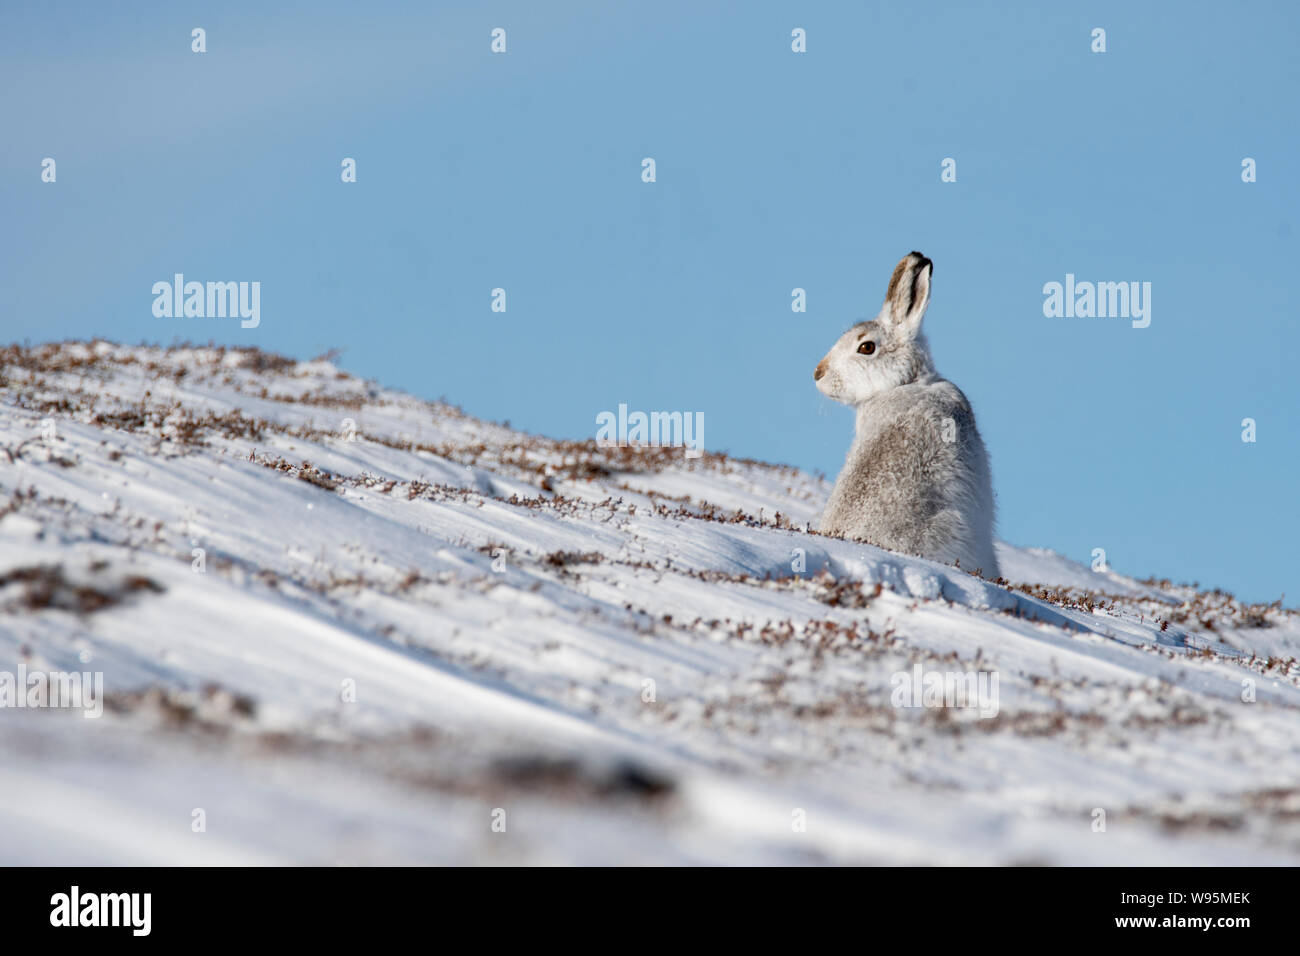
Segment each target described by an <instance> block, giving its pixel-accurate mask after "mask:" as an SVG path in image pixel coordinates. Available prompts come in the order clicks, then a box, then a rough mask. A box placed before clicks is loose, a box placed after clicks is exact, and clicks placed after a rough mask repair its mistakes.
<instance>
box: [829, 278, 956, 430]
mask: <svg viewBox="0 0 1300 956" xmlns="http://www.w3.org/2000/svg"><path fill="white" fill-rule="evenodd" d="M933 271H934V263H932V262H931V261H930V260H929V259H927V258H926V257H925V256H923V255H921V254H920V253H919V252H911V253H908V254H907V255H906V256H904V257H903V260H902V261H901V262H900V263H899V264H898V266H897V268H895V269H894V274H893V276H891V277H890V280H889V290H888V291H887V292H886V293H885V304H884V305H883V306H882V307H881V309H880V314H879V315H877V316H876V317H875V318H874V319H871V320H870V321H867V322H859V323H858V324H857V325H855V326H853V328H851V329H849V330H848V331H847V332H845V333H844V334H843V335H842V336H840V340H839V341H838V342H836V343H835V344H834V345H833V346H831V350H830V351H829V352H827V353H826V357H825V358H824V359H822V360H821V361H820V362H818V363H817V370H816V371H815V372H813V379H814V380H816V382H817V389H818V391H820V392H821V393H822V394H823V395H825V396H826V397H827V398H833V399H835V401H837V402H843V403H844V404H845V405H859V404H861V403H862V402H865V401H866V400H867V399H868V398H870V397H871V396H872V395H876V394H879V393H880V392H883V391H886V390H887V389H891V388H897V387H898V386H899V385H906V384H908V383H909V382H916V381H919V380H921V379H922V378H923V377H925V376H927V375H932V374H933V373H934V366H933V365H932V364H931V362H930V351H929V349H928V348H926V344H925V337H924V336H923V335H921V319H922V318H923V317H924V316H925V309H926V306H928V305H929V304H930V274H931V273H932V272H933Z"/></svg>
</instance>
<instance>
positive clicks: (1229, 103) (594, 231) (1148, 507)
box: [0, 0, 1300, 605]
mask: <svg viewBox="0 0 1300 956" xmlns="http://www.w3.org/2000/svg"><path fill="white" fill-rule="evenodd" d="M265 6H268V5H264V4H259V3H221V4H198V3H195V4H186V3H166V4H163V3H158V4H148V3H140V4H131V5H129V6H128V5H125V4H98V3H93V4H92V3H84V4H82V3H58V2H45V3H26V4H25V3H16V2H7V3H6V4H5V5H4V6H3V8H0V89H3V90H5V94H4V96H3V97H0V124H2V127H0V128H3V130H4V136H3V137H2V138H0V212H2V214H3V223H4V228H3V229H0V321H2V322H3V335H2V336H0V338H3V339H4V340H5V341H23V340H30V341H32V342H40V341H46V340H51V339H64V338H85V337H94V336H101V337H104V338H109V339H113V340H118V341H125V342H138V341H149V342H162V343H167V342H171V341H174V340H178V339H180V340H192V341H208V340H213V341H217V342H222V343H228V344H248V345H256V346H260V347H262V348H267V349H272V350H276V351H281V352H285V353H287V354H291V355H295V356H299V357H311V356H314V355H317V354H320V353H321V352H324V351H325V350H327V349H330V348H340V349H342V350H343V356H342V359H341V364H342V365H343V366H344V367H345V368H347V369H349V370H351V371H353V372H355V373H357V374H361V375H364V376H367V377H373V378H376V379H379V380H381V381H382V382H383V383H385V384H388V385H392V386H397V387H401V388H404V389H407V390H409V391H411V392H414V393H416V394H419V395H423V396H426V397H439V396H445V397H447V398H448V399H450V400H452V401H454V402H456V403H457V404H460V405H462V406H463V407H464V408H465V409H466V410H467V411H469V412H471V413H473V414H476V415H479V416H482V417H486V418H490V419H496V420H509V421H510V422H511V423H512V424H513V425H515V426H516V427H523V428H526V429H529V430H532V431H537V432H543V433H547V434H551V435H557V436H567V437H582V436H588V437H590V436H594V434H595V418H596V415H597V414H598V413H599V412H601V411H603V410H607V409H615V408H617V406H618V404H619V403H620V402H626V403H627V404H628V405H629V406H630V407H631V408H633V409H644V410H683V411H687V410H689V411H699V412H703V413H704V415H705V418H706V422H707V428H706V433H705V436H706V443H707V445H708V446H709V447H710V448H712V449H717V450H727V451H730V452H733V453H736V454H741V455H747V456H753V457H757V458H762V459H766V460H772V461H781V462H788V463H792V464H797V465H800V466H802V467H805V468H809V469H815V470H820V471H822V472H824V473H825V474H827V475H828V476H829V477H832V478H833V477H834V476H835V474H836V473H837V471H838V469H839V466H840V464H841V462H842V460H843V456H844V452H845V451H846V449H847V447H848V443H849V440H850V437H851V429H852V413H851V412H850V411H849V410H848V409H845V408H843V407H841V406H838V405H835V404H833V403H831V402H829V401H828V400H826V399H824V398H822V397H821V396H820V395H819V394H818V393H817V391H816V390H815V389H814V387H813V380H812V369H813V366H814V365H815V364H816V362H817V360H818V359H819V358H820V357H821V356H822V354H823V353H824V352H825V350H826V349H827V348H828V347H829V345H830V344H831V342H832V341H833V340H834V339H835V338H836V336H837V335H838V334H839V333H840V332H841V331H842V330H843V329H844V328H845V327H846V326H848V325H849V324H851V323H852V322H853V321H855V320H857V319H860V318H863V317H867V316H870V315H874V314H875V312H876V310H877V309H878V307H879V305H880V300H881V299H882V297H883V294H884V289H885V284H886V281H887V279H888V276H889V273H890V270H891V269H892V267H893V265H894V264H895V262H896V261H897V260H898V259H899V257H900V256H902V255H903V254H904V253H906V252H908V251H909V250H911V249H919V250H921V251H923V252H924V253H926V254H927V255H928V256H930V257H931V258H932V259H933V260H934V262H935V274H934V288H933V300H932V303H931V307H930V312H929V315H928V316H927V318H926V329H927V331H928V334H929V339H930V343H931V347H932V350H933V352H934V355H935V360H936V363H937V365H938V367H939V369H940V371H941V372H943V373H944V374H945V375H946V376H947V377H949V378H951V379H952V380H953V381H955V382H956V383H957V384H958V385H960V386H961V388H962V389H963V390H964V391H965V392H966V393H967V394H968V395H969V396H970V397H971V399H972V402H973V404H974V406H975V410H976V414H977V417H978V420H979V424H980V428H981V431H982V433H983V434H984V437H985V441H986V443H987V444H988V446H989V450H990V454H991V457H992V463H993V473H994V483H995V488H996V492H997V495H998V504H999V509H1000V518H999V533H1000V535H1001V536H1002V537H1003V538H1005V539H1006V540H1009V541H1011V542H1014V543H1017V544H1026V545H1040V546H1046V547H1052V548H1055V549H1057V550H1060V551H1062V552H1064V553H1066V554H1068V555H1070V556H1071V557H1074V558H1076V559H1079V560H1083V561H1090V560H1091V554H1092V550H1093V549H1094V548H1104V549H1105V550H1106V552H1107V556H1108V558H1109V560H1110V562H1111V563H1112V565H1113V566H1115V567H1116V568H1117V569H1118V570H1120V571H1124V572H1127V573H1134V574H1138V575H1147V574H1156V575H1157V576H1161V577H1164V576H1168V577H1171V578H1173V579H1175V580H1187V581H1191V580H1196V581H1199V582H1200V583H1201V584H1203V585H1213V586H1222V587H1225V588H1227V589H1229V590H1232V591H1234V592H1235V593H1237V594H1238V595H1239V596H1241V597H1245V598H1250V599H1256V600H1272V599H1274V598H1277V597H1278V596H1279V595H1281V594H1282V593H1283V592H1285V593H1286V595H1287V603H1288V604H1289V605H1295V604H1297V603H1300V601H1298V599H1300V573H1298V572H1300V560H1297V558H1296V553H1295V546H1296V541H1297V537H1298V536H1300V507H1297V501H1296V494H1295V489H1296V475H1297V471H1298V469H1300V424H1298V423H1297V412H1298V411H1300V384H1297V377H1296V375H1295V374H1294V372H1293V363H1294V362H1295V361H1296V357H1297V355H1298V354H1300V332H1297V326H1296V318H1297V316H1296V307H1295V305H1294V301H1295V300H1294V296H1293V295H1292V294H1291V290H1290V289H1289V287H1288V286H1289V284H1290V283H1291V282H1292V281H1294V276H1295V274H1296V270H1295V263H1296V261H1297V252H1298V251H1300V249H1298V248H1297V246H1298V240H1297V235H1296V228H1297V223H1296V222H1295V214H1296V210H1297V208H1300V204H1298V203H1297V200H1298V199H1300V185H1298V183H1300V176H1298V175H1297V157H1298V156H1300V137H1298V136H1297V122H1296V103H1297V93H1298V92H1300V57H1297V56H1296V55H1295V51H1294V49H1293V47H1294V43H1295V41H1296V37H1297V35H1300V30H1298V29H1297V28H1298V27H1300V13H1298V12H1297V9H1300V8H1297V7H1296V6H1295V5H1294V4H1290V3H1282V2H1277V3H1234V4H1230V5H1227V4H1219V5H1217V6H1216V5H1211V4H1208V3H1204V4H1201V3H1180V4H1173V3H1164V4H1141V5H1135V4H1131V3H1080V4H1040V3H1019V4H997V5H994V4H978V3H964V2H963V3H957V2H953V3H944V4H921V3H914V4H885V3H865V2H862V3H847V2H846V3H815V2H814V3H799V4H795V3H760V2H755V3H743V4H742V3H727V4H721V3H719V4H711V3H701V2H696V3H672V2H667V3H656V4H653V5H640V4H638V5H632V4H618V3H611V2H591V3H538V2H536V0H530V2H522V3H472V4H471V3H464V4H413V3H411V4H383V3H369V2H368V3H330V2H313V3H302V4H277V5H275V6H276V9H275V10H274V11H269V10H267V9H264V7H265ZM194 27H203V28H204V29H205V30H206V31H207V52H206V53H204V54H201V55H200V54H195V53H192V52H191V50H190V31H191V29H192V28H194ZM494 27H502V28H504V29H505V30H506V31H507V43H508V47H507V53H505V54H504V55H494V54H493V53H492V52H491V51H490V49H489V44H490V32H491V30H492V29H493V28H494ZM795 27H802V28H803V29H805V30H806V31H807V47H808V49H807V52H806V53H804V54H795V53H793V52H791V49H790V31H791V30H792V29H793V28H795ZM1095 27H1101V28H1104V29H1105V30H1106V40H1107V52H1105V53H1104V54H1098V53H1093V52H1091V49H1090V47H1091V31H1092V30H1093V28H1095ZM47 156H48V157H53V158H54V159H55V160H56V162H57V164H58V165H57V174H58V179H57V182H56V183H54V184H48V183H42V182H41V180H40V172H41V169H40V164H41V160H42V159H43V158H44V157H47ZM647 156H649V157H653V158H654V159H655V161H656V164H657V181H656V182H655V183H653V184H647V183H643V182H642V181H641V160H642V158H643V157H647ZM344 157H353V158H355V159H356V161H357V174H358V175H357V178H358V181H357V182H356V183H354V184H344V183H342V182H341V181H340V175H339V173H340V162H341V160H342V159H343V158H344ZM945 157H952V158H954V159H955V160H956V163H957V181H956V182H955V183H943V182H941V181H940V163H941V161H942V160H943V159H944V158H945ZM1244 157H1252V158H1254V159H1255V160H1256V162H1257V170H1258V181H1257V182H1255V183H1250V184H1247V183H1243V182H1242V181H1241V162H1242V159H1243V158H1244ZM175 272H184V273H185V274H186V276H187V277H188V278H192V279H198V280H201V281H206V280H246V281H259V282H261V285H262V321H261V325H260V326H259V327H258V328H256V329H241V328H240V327H239V323H238V321H237V320H230V319H193V318H192V319H160V318H155V317H154V315H153V313H152V308H151V307H152V303H153V296H152V294H151V291H150V290H151V287H152V285H153V283H154V282H156V281H159V280H169V279H170V277H171V276H172V274H173V273H175ZM1066 273H1073V274H1075V275H1076V276H1077V277H1078V278H1079V279H1080V280H1093V281H1139V282H1150V283H1151V285H1152V322H1151V325H1150V327H1149V328H1145V329H1133V328H1132V327H1131V326H1130V324H1129V323H1128V322H1127V321H1126V320H1123V319H1119V318H1111V319H1099V318H1094V319H1066V318H1046V317H1044V315H1043V308H1042V305H1043V298H1044V297H1043V292H1042V289H1043V285H1044V283H1047V282H1052V281H1057V282H1060V281H1063V280H1064V277H1065V275H1066ZM496 287H502V288H504V289H505V290H506V294H507V305H508V307H507V311H506V312H505V313H494V312H492V311H491V310H490V293H491V290H492V289H493V288H496ZM795 287H801V288H804V289H806V290H807V297H808V300H807V301H808V310H807V312H806V313H803V314H796V313H793V312H792V311H791V309H790V295H791V290H792V289H793V288H795ZM1247 417H1249V418H1253V419H1255V420H1256V422H1257V441H1256V442H1255V443H1253V444H1247V443H1243V442H1242V440H1241V430H1242V429H1241V421H1242V419H1243V418H1247Z"/></svg>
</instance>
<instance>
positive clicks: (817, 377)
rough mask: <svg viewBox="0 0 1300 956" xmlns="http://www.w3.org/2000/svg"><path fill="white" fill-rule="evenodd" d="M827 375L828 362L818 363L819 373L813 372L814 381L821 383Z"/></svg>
mask: <svg viewBox="0 0 1300 956" xmlns="http://www.w3.org/2000/svg"><path fill="white" fill-rule="evenodd" d="M825 374H826V360H825V359H822V360H821V361H820V362H818V363H817V371H815V372H813V381H814V382H820V381H821V380H822V376H823V375H825Z"/></svg>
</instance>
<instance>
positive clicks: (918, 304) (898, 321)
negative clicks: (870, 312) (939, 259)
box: [883, 252, 934, 339]
mask: <svg viewBox="0 0 1300 956" xmlns="http://www.w3.org/2000/svg"><path fill="white" fill-rule="evenodd" d="M932 272H934V263H933V262H931V261H930V260H929V259H927V258H926V257H925V256H923V255H921V253H919V252H909V253H908V254H907V255H905V256H904V257H903V258H902V260H901V261H900V262H899V263H898V265H897V266H896V267H895V268H894V274H893V275H892V276H890V278H889V291H887V292H886V293H885V309H884V311H885V312H886V313H887V314H886V315H885V316H883V318H885V321H886V324H887V325H888V326H889V327H890V328H891V329H892V330H894V331H895V332H897V333H898V334H899V335H901V336H903V337H904V338H909V339H911V338H916V335H917V333H918V332H920V331H921V319H922V318H923V317H924V316H925V310H926V307H927V306H928V305H929V304H930V274H931V273H932Z"/></svg>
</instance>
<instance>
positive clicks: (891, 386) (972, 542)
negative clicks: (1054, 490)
mask: <svg viewBox="0 0 1300 956" xmlns="http://www.w3.org/2000/svg"><path fill="white" fill-rule="evenodd" d="M933 271H934V264H933V263H932V262H931V261H930V260H929V259H927V258H926V257H925V256H923V255H921V253H919V252H913V253H910V254H909V255H907V256H906V257H905V258H904V259H903V261H902V262H900V263H899V264H898V267H897V268H896V269H894V274H893V276H892V277H891V278H890V280H889V290H888V291H887V292H886V293H885V304H884V306H883V307H882V308H881V310H880V314H879V315H877V316H876V317H875V318H874V319H872V320H870V321H868V322H859V323H858V324H857V325H855V326H854V327H853V328H851V329H849V330H848V331H847V332H845V333H844V334H843V335H842V336H841V337H840V340H839V341H838V342H836V343H835V345H833V346H832V347H831V350H830V351H829V352H827V353H826V357H825V358H824V359H822V360H821V361H820V362H818V363H817V371H816V372H814V373H813V379H814V380H815V381H816V382H817V388H818V390H819V391H820V392H821V393H822V394H823V395H825V396H826V397H827V398H833V399H834V400H835V401H837V402H843V403H844V404H845V405H852V406H853V407H854V408H856V409H857V426H856V433H855V435H854V437H853V446H852V447H851V448H850V449H849V454H848V457H847V458H845V460H844V468H843V470H842V471H840V476H839V478H838V479H836V481H835V488H834V490H832V491H831V497H830V500H829V501H828V502H827V503H826V512H825V513H824V514H823V515H822V520H821V530H822V531H824V532H827V533H829V534H842V535H844V536H845V537H848V538H860V539H862V540H865V541H868V542H870V543H871V544H875V545H878V546H880V547H882V548H889V549H890V550H892V551H902V552H905V553H908V554H915V555H919V556H921V557H924V558H930V559H932V560H934V561H942V562H944V563H946V564H953V563H954V562H955V563H958V564H960V566H961V567H962V569H963V570H966V571H970V572H972V573H976V574H982V575H983V576H984V577H986V578H989V579H993V578H996V577H998V561H997V558H996V557H995V556H994V553H993V487H992V480H991V478H990V475H989V461H988V455H987V454H986V453H985V451H984V442H983V441H981V440H980V433H979V431H978V430H977V429H976V428H975V413H974V412H972V411H971V407H970V403H969V402H968V401H966V396H965V395H963V394H962V393H961V390H960V389H958V388H957V386H956V385H954V384H952V382H949V381H946V380H944V379H942V378H940V377H939V374H938V373H937V372H936V371H935V370H934V364H933V362H932V361H931V359H930V350H929V348H928V347H927V346H926V344H925V337H924V336H923V335H922V334H921V319H922V317H923V316H924V315H925V309H926V306H928V305H929V304H930V275H931V273H932V272H933Z"/></svg>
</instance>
